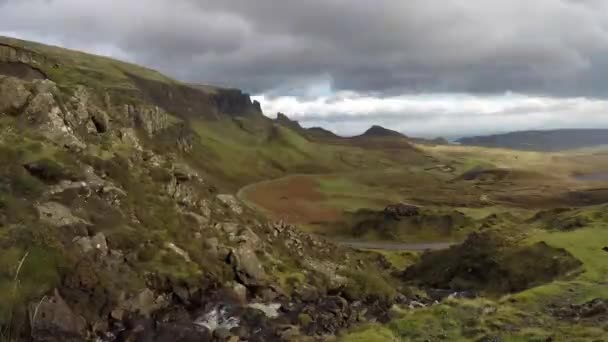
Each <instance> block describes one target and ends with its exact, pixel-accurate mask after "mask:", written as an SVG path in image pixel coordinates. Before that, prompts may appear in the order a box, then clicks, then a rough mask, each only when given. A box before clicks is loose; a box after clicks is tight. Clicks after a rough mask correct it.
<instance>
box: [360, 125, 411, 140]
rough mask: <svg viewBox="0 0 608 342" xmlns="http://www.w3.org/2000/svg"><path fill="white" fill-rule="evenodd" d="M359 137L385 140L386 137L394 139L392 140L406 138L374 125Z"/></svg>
mask: <svg viewBox="0 0 608 342" xmlns="http://www.w3.org/2000/svg"><path fill="white" fill-rule="evenodd" d="M360 137H364V138H386V137H394V138H406V136H405V135H403V134H401V133H399V132H397V131H393V130H390V129H388V128H384V127H382V126H378V125H374V126H372V127H370V128H369V129H368V130H367V131H365V132H364V133H363V134H361V135H360Z"/></svg>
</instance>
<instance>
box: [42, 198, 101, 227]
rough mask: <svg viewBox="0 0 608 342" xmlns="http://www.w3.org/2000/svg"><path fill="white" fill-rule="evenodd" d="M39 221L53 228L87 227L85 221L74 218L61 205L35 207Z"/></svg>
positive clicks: (46, 204)
mask: <svg viewBox="0 0 608 342" xmlns="http://www.w3.org/2000/svg"><path fill="white" fill-rule="evenodd" d="M36 209H37V210H38V214H39V216H40V220H41V221H43V222H45V223H47V224H50V225H51V226H55V227H65V226H72V225H77V224H84V225H89V224H90V223H88V222H87V221H85V220H83V219H81V218H80V217H77V216H74V215H73V214H72V211H71V210H70V209H69V208H68V207H66V206H64V205H63V204H61V203H57V202H47V203H43V204H39V205H37V206H36Z"/></svg>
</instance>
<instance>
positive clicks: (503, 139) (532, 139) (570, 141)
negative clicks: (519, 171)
mask: <svg viewBox="0 0 608 342" xmlns="http://www.w3.org/2000/svg"><path fill="white" fill-rule="evenodd" d="M458 142H459V143H461V144H463V145H472V146H482V147H501V148H510V149H515V150H526V151H547V152H555V151H563V150H572V149H578V148H585V147H593V146H600V145H606V144H608V129H559V130H547V131H521V132H511V133H505V134H496V135H488V136H476V137H466V138H461V139H459V140H458Z"/></svg>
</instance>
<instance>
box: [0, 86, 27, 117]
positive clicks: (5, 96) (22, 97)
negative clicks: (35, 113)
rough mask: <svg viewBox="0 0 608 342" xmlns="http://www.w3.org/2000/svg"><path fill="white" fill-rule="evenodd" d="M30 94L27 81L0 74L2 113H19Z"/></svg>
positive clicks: (0, 111)
mask: <svg viewBox="0 0 608 342" xmlns="http://www.w3.org/2000/svg"><path fill="white" fill-rule="evenodd" d="M30 95H31V92H30V90H29V89H28V87H27V86H26V83H25V82H22V81H21V80H19V79H17V78H14V77H6V76H0V114H5V115H16V114H19V112H20V111H21V110H22V109H23V107H24V106H25V105H26V103H27V101H28V99H29V97H30Z"/></svg>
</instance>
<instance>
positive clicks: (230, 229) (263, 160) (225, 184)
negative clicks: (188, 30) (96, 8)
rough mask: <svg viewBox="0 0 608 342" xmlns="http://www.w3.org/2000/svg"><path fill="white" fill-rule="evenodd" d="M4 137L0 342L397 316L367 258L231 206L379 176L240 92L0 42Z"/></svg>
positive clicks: (201, 332) (322, 328)
mask: <svg viewBox="0 0 608 342" xmlns="http://www.w3.org/2000/svg"><path fill="white" fill-rule="evenodd" d="M0 129H1V130H2V135H0V265H1V267H0V340H8V341H21V340H24V341H25V340H34V341H88V340H91V341H93V340H95V341H211V340H217V341H225V340H228V339H230V338H231V337H232V338H237V339H239V338H240V339H247V340H251V341H264V340H265V341H273V340H281V339H282V340H305V339H306V338H308V337H307V336H320V335H326V334H329V335H334V334H336V333H338V331H340V330H341V329H344V328H347V327H349V326H352V325H353V324H355V323H356V322H357V321H359V320H363V319H365V318H366V317H369V318H370V319H371V318H374V319H382V317H384V316H386V313H387V312H388V309H389V308H390V305H391V304H392V303H393V302H394V299H395V298H397V293H398V292H397V288H396V287H395V286H394V285H393V284H392V283H391V281H389V280H387V279H386V277H385V275H384V274H383V273H382V271H379V270H381V269H382V267H381V265H379V264H378V260H377V259H376V258H372V257H370V256H368V255H366V254H361V253H357V252H354V251H351V250H346V249H342V248H339V247H337V246H335V245H333V244H330V243H328V242H326V241H323V240H320V239H317V238H315V237H312V236H309V235H306V234H304V233H301V232H300V231H299V230H297V229H296V228H295V227H293V226H290V225H286V224H283V223H273V222H269V221H268V220H267V219H265V218H264V217H262V216H260V215H259V214H257V213H255V212H253V211H251V210H249V209H247V208H246V207H245V206H243V205H242V204H241V203H240V202H239V201H238V200H237V199H236V198H235V197H234V196H233V195H231V193H233V192H234V191H235V190H236V189H238V188H239V187H240V186H242V185H244V184H247V183H248V182H250V181H252V180H259V179H264V178H267V177H274V176H276V175H281V174H284V173H286V172H298V171H301V172H305V171H311V170H314V171H319V170H338V169H352V168H357V167H365V165H364V164H365V163H369V164H370V165H377V163H378V162H385V163H390V162H391V161H390V160H389V159H388V158H387V157H386V156H385V154H383V153H382V152H370V153H368V152H366V151H364V150H362V149H358V148H351V147H345V146H322V145H318V144H316V143H313V142H310V141H308V140H307V139H305V138H304V137H302V136H301V135H299V134H298V133H297V132H294V131H292V130H291V129H289V128H286V127H283V126H281V125H277V124H275V123H273V122H272V120H269V119H267V118H266V117H264V116H263V115H262V113H261V110H260V106H259V104H258V103H255V102H252V101H251V100H250V98H249V96H248V95H247V94H244V93H242V92H241V91H239V90H234V89H223V88H216V87H210V86H200V85H188V84H183V83H180V82H178V81H175V80H172V79H171V78H168V77H165V76H163V75H161V74H159V73H157V72H155V71H152V70H148V69H145V68H141V67H138V66H134V65H131V64H127V63H123V62H119V61H114V60H111V59H108V58H105V57H99V56H92V55H87V54H83V53H80V52H76V51H70V50H64V49H60V48H56V47H49V46H44V45H40V44H36V43H31V42H24V41H19V40H14V39H9V38H0ZM335 260H341V262H340V263H339V264H337V263H336V262H335ZM369 274H373V275H374V279H373V282H372V283H371V284H373V286H371V287H368V286H367V284H366V283H360V280H361V279H365V278H366V277H368V275H369ZM336 315H337V316H336Z"/></svg>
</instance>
